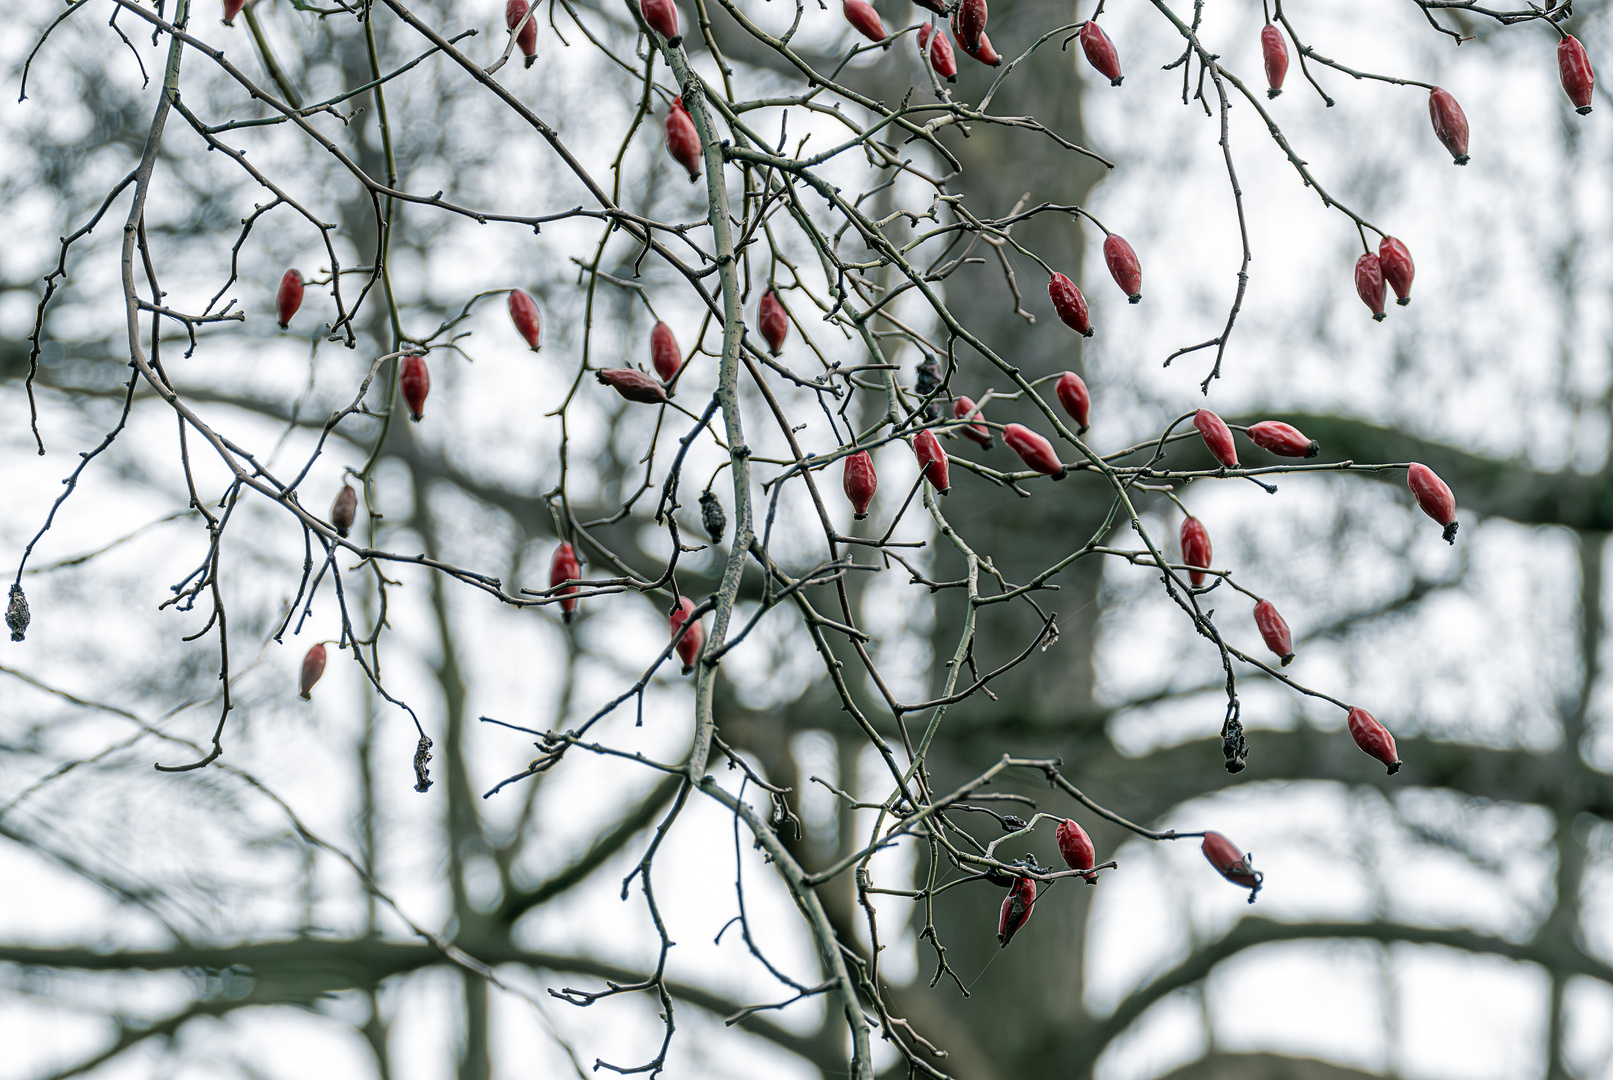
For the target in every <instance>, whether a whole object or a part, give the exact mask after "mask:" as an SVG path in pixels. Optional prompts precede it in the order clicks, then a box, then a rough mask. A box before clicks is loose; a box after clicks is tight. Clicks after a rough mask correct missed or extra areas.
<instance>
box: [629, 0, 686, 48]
mask: <svg viewBox="0 0 1613 1080" xmlns="http://www.w3.org/2000/svg"><path fill="white" fill-rule="evenodd" d="M638 10H639V14H641V15H643V16H644V21H645V22H646V23H648V24H649V27H650V29H651V30H654V31H655V32H656V33H657V34H660V35H661V36H662V37H664V38H666V40H667V44H668V45H676V44H677V43H678V40H679V39H678V9H677V7H676V6H675V5H674V4H673V3H672V0H638Z"/></svg>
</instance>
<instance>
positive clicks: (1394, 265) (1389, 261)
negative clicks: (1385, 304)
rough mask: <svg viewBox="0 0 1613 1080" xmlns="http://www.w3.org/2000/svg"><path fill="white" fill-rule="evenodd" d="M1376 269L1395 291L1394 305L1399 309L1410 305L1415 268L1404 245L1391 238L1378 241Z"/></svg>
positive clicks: (1386, 237) (1387, 237)
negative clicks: (1397, 305)
mask: <svg viewBox="0 0 1613 1080" xmlns="http://www.w3.org/2000/svg"><path fill="white" fill-rule="evenodd" d="M1378 267H1379V269H1381V270H1382V271H1383V280H1384V281H1386V282H1388V283H1389V287H1390V288H1391V289H1393V290H1394V291H1395V303H1397V304H1399V305H1400V306H1401V307H1405V306H1406V305H1407V304H1409V303H1411V279H1412V276H1413V275H1415V274H1416V273H1417V267H1416V266H1414V265H1412V261H1411V252H1410V251H1409V250H1408V249H1407V248H1406V245H1405V244H1402V243H1401V242H1400V241H1399V240H1396V239H1395V238H1394V237H1392V236H1385V237H1384V238H1383V239H1382V240H1380V241H1378Z"/></svg>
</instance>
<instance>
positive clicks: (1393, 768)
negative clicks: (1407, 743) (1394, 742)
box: [1389, 761, 1405, 776]
mask: <svg viewBox="0 0 1613 1080" xmlns="http://www.w3.org/2000/svg"><path fill="white" fill-rule="evenodd" d="M1404 764H1405V762H1403V761H1397V762H1395V763H1394V764H1393V765H1390V766H1389V775H1390V776H1393V775H1394V774H1395V773H1397V772H1399V771H1400V766H1402V765H1404Z"/></svg>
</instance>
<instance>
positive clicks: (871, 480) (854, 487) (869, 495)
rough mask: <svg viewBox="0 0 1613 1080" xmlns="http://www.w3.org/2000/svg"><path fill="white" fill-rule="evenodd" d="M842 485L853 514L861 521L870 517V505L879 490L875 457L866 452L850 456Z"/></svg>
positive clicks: (841, 481) (841, 479) (842, 477)
mask: <svg viewBox="0 0 1613 1080" xmlns="http://www.w3.org/2000/svg"><path fill="white" fill-rule="evenodd" d="M840 483H841V486H842V487H844V488H845V489H846V499H847V501H849V502H850V503H851V511H852V514H853V515H855V517H856V518H857V520H858V521H861V520H862V519H863V518H865V517H867V516H868V504H869V503H871V502H873V501H874V492H876V491H878V490H879V474H877V473H876V472H874V457H873V455H872V454H870V453H869V452H868V451H866V450H859V451H857V452H856V453H855V454H851V455H849V456H848V457H847V458H846V468H845V472H844V473H842V474H841V477H840Z"/></svg>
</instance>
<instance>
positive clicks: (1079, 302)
mask: <svg viewBox="0 0 1613 1080" xmlns="http://www.w3.org/2000/svg"><path fill="white" fill-rule="evenodd" d="M1047 295H1048V297H1049V298H1051V299H1052V301H1053V310H1054V311H1056V312H1058V316H1059V318H1060V319H1061V320H1063V322H1064V325H1065V326H1068V327H1069V328H1070V329H1071V330H1074V331H1075V332H1076V333H1078V334H1080V335H1081V336H1082V337H1091V336H1092V316H1091V314H1090V313H1088V311H1087V298H1086V297H1084V296H1082V295H1081V290H1080V289H1078V288H1076V287H1075V282H1073V281H1071V280H1070V279H1069V278H1067V277H1065V276H1064V275H1063V274H1054V275H1053V276H1052V277H1051V278H1049V279H1048V282H1047Z"/></svg>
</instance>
